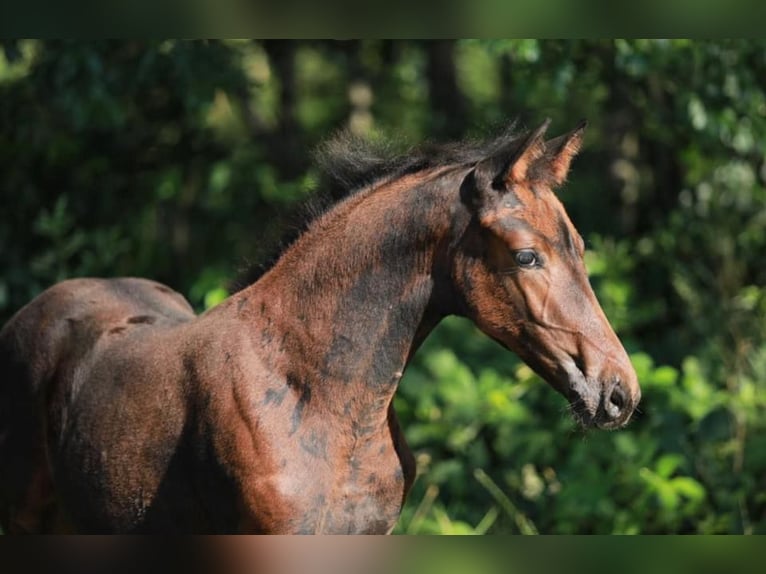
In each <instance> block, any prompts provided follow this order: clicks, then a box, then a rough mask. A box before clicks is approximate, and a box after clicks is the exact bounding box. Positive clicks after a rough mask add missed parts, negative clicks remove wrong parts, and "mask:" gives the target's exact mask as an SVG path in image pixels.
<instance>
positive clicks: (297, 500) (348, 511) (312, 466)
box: [276, 437, 412, 534]
mask: <svg viewBox="0 0 766 574" xmlns="http://www.w3.org/2000/svg"><path fill="white" fill-rule="evenodd" d="M407 454H409V453H407ZM309 458H310V457H309ZM291 466H293V465H289V466H288V469H286V470H287V472H284V473H281V474H280V476H279V478H278V487H277V489H276V490H277V491H278V492H280V494H281V495H282V497H284V498H283V503H285V504H286V505H289V506H290V507H291V508H292V510H293V511H292V512H291V513H290V514H291V516H289V517H288V519H287V520H286V522H285V524H284V528H285V530H286V531H290V532H296V533H326V534H344V533H345V534H348V533H371V534H372V533H377V534H385V533H387V532H389V531H390V530H391V529H392V528H393V526H394V525H395V524H396V521H397V519H398V518H399V513H400V511H401V506H402V503H403V501H404V497H405V494H406V491H407V490H408V488H409V485H410V483H411V479H412V477H411V476H410V474H411V473H412V469H411V465H410V464H409V460H404V461H402V460H401V459H400V456H399V454H398V453H397V450H395V448H394V446H393V444H392V442H391V438H390V437H388V441H387V442H386V441H382V440H381V441H377V442H374V443H371V444H370V445H369V448H364V449H357V450H356V451H355V452H354V453H353V455H351V456H347V455H345V454H344V455H341V456H337V457H335V459H333V457H332V456H331V457H329V458H328V460H315V461H311V460H308V461H307V460H306V459H305V458H303V460H302V461H301V464H300V465H296V466H294V467H293V468H290V467H291Z"/></svg>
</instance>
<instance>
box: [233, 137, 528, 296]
mask: <svg viewBox="0 0 766 574" xmlns="http://www.w3.org/2000/svg"><path fill="white" fill-rule="evenodd" d="M515 126H516V122H513V123H512V124H511V125H510V126H508V127H506V128H505V129H503V130H502V131H501V132H500V133H499V134H498V135H496V136H494V137H491V138H488V139H483V140H478V139H468V140H463V141H457V142H447V143H425V144H421V145H418V146H412V147H409V148H406V147H405V148H404V151H402V149H403V146H402V145H401V144H397V143H396V142H394V141H392V140H386V139H381V138H376V139H373V140H371V139H366V138H362V137H360V136H356V135H354V134H352V133H350V132H348V131H342V132H340V133H338V134H337V135H336V136H335V137H333V138H331V139H330V140H328V141H326V142H325V143H324V144H322V145H321V146H320V147H319V148H318V150H317V151H316V153H315V154H314V160H315V163H316V165H317V167H318V168H319V173H320V179H319V181H320V184H319V186H318V191H317V192H315V193H313V194H312V195H311V196H310V197H309V198H308V199H307V200H306V201H305V202H303V204H302V205H301V206H300V207H299V208H298V209H297V210H295V213H294V214H293V221H292V223H291V224H290V225H289V226H288V231H287V232H286V233H285V234H284V235H283V236H282V238H281V240H280V241H279V243H278V244H277V245H276V246H275V248H273V249H272V250H271V251H270V252H268V253H267V255H266V256H265V257H262V258H261V261H259V262H257V263H256V264H254V265H250V266H249V267H248V268H246V269H245V270H244V271H243V272H242V273H241V274H240V275H239V277H238V278H237V279H236V280H235V281H234V282H233V283H232V288H233V289H232V290H233V291H239V290H242V289H244V288H245V287H247V286H248V285H250V284H252V283H254V282H255V281H257V280H258V279H259V278H260V277H261V276H262V275H264V274H265V273H266V272H267V271H268V270H269V269H271V267H273V266H274V264H275V263H276V262H277V261H278V260H279V258H280V257H281V256H282V254H283V253H284V252H285V251H286V250H287V248H288V247H290V245H292V244H293V243H294V242H295V240H296V239H297V238H298V237H300V235H301V234H303V233H304V232H305V231H306V230H307V229H308V228H309V227H310V226H311V224H312V222H314V221H316V219H318V218H319V217H320V216H321V215H323V214H324V213H326V212H327V211H329V210H330V209H331V208H332V207H333V206H334V205H336V204H337V203H339V202H340V201H342V200H343V199H345V198H347V197H349V196H351V195H354V194H355V193H357V192H359V191H361V190H364V189H367V188H369V187H370V186H372V185H374V184H375V183H378V182H380V181H383V180H395V179H399V178H401V177H403V176H405V175H408V174H411V173H417V172H420V171H424V170H427V169H432V168H438V167H447V166H459V165H472V164H475V163H477V162H479V161H481V160H483V159H485V158H488V157H492V156H496V155H499V154H503V153H505V154H508V153H509V152H510V151H511V150H512V149H513V148H515V147H516V146H517V145H518V143H519V140H520V137H519V133H518V132H516V131H515V130H514V128H515Z"/></svg>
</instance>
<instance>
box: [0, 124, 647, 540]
mask: <svg viewBox="0 0 766 574" xmlns="http://www.w3.org/2000/svg"><path fill="white" fill-rule="evenodd" d="M546 127H547V123H546V124H544V125H543V126H541V127H540V128H538V129H537V130H534V131H532V132H530V133H527V134H523V135H521V136H519V135H516V134H514V133H512V132H511V131H510V130H509V131H508V132H506V133H504V134H502V135H501V136H500V137H498V138H497V139H495V140H493V141H490V142H485V143H462V144H454V145H447V146H439V147H434V148H423V149H422V150H414V151H412V152H411V153H409V154H406V155H404V156H401V157H399V158H394V159H387V158H383V157H378V156H375V154H374V153H372V152H371V151H370V150H369V149H367V148H365V147H363V146H360V144H359V143H358V142H348V141H346V140H343V139H339V140H335V141H334V142H332V143H331V144H329V145H328V146H327V152H328V153H327V156H328V157H329V158H330V160H329V161H328V165H329V167H330V171H331V172H332V174H333V175H334V176H335V181H336V183H337V185H338V186H340V187H341V188H343V189H345V190H346V191H347V192H352V193H350V194H348V195H347V197H346V198H345V199H343V200H342V201H340V202H338V203H336V204H335V205H334V206H332V207H331V208H330V209H329V210H328V211H326V212H325V213H324V214H322V215H319V216H318V217H317V218H316V219H315V220H314V221H313V222H312V223H311V224H310V225H309V226H308V227H307V229H306V230H305V231H304V232H303V233H302V234H301V235H300V236H299V237H298V238H297V239H296V240H295V241H294V242H293V243H292V244H291V245H290V246H289V247H288V248H287V249H286V250H285V251H284V252H283V253H281V254H280V256H279V257H277V258H275V262H274V264H273V265H272V266H270V267H269V268H268V269H267V270H265V272H264V273H263V274H262V276H260V277H258V278H257V280H254V282H253V283H252V284H251V285H249V286H248V287H246V288H244V289H242V290H241V291H239V292H237V293H235V294H234V295H232V296H231V297H230V298H228V299H227V300H226V301H224V302H223V303H221V304H220V305H218V306H217V307H215V308H213V309H211V310H210V311H208V312H206V313H204V314H202V315H200V316H198V317H197V316H195V315H194V313H193V311H192V309H191V308H190V306H189V305H188V303H187V302H186V301H185V300H184V299H183V297H182V296H181V295H179V294H178V293H175V292H174V291H172V290H171V289H169V288H168V287H165V286H163V285H160V284H158V283H155V282H153V281H149V280H145V279H134V278H123V279H109V280H107V279H73V280H69V281H64V282H62V283H59V284H57V285H55V286H53V287H51V288H50V289H48V290H47V291H45V292H44V293H43V294H41V295H40V296H39V297H37V298H36V299H34V300H33V301H32V302H31V303H29V304H28V305H27V306H26V307H24V308H23V309H21V310H20V311H19V312H18V313H17V314H16V315H15V316H14V317H13V318H12V319H11V320H10V321H9V322H8V323H7V324H6V325H5V327H4V328H3V330H2V332H0V372H1V373H2V380H0V521H1V522H2V526H3V528H4V529H5V530H7V531H10V532H56V531H72V530H74V531H82V532H167V531H187V532H269V533H320V532H324V533H345V532H359V533H361V532H370V533H384V532H389V531H390V530H391V529H392V528H393V526H394V524H395V523H396V520H397V518H398V515H399V512H400V510H401V507H402V505H403V503H404V500H405V497H406V496H407V492H408V490H409V488H410V486H411V484H412V481H413V479H414V473H415V465H414V460H413V457H412V454H411V453H410V451H409V449H408V447H407V445H406V443H405V440H404V436H403V434H402V432H401V429H400V428H399V423H398V421H397V418H396V414H395V413H394V410H393V406H392V398H393V396H394V393H395V392H396V389H397V386H398V384H399V381H400V379H401V377H402V373H403V371H404V369H405V367H406V365H407V363H408V362H409V360H410V359H411V357H412V355H413V354H414V352H415V351H416V350H417V348H418V346H419V345H420V343H421V342H422V341H423V339H424V338H425V337H426V336H427V335H428V333H429V332H430V331H431V330H432V329H433V327H434V326H435V325H436V324H437V323H438V322H439V321H440V320H441V319H442V318H443V317H445V316H447V315H450V314H457V315H463V316H466V317H468V318H470V319H471V320H473V321H474V322H475V323H476V324H477V325H478V326H479V328H481V329H482V330H483V331H484V332H485V333H487V334H488V335H489V336H491V337H493V338H495V339H496V340H498V341H499V342H500V343H502V344H503V345H505V346H506V347H508V348H509V349H512V350H513V351H514V352H516V353H517V354H518V355H519V356H520V357H521V358H522V359H523V360H524V361H526V362H527V363H528V364H529V365H530V366H531V367H532V368H534V369H535V370H536V371H537V372H538V373H539V374H540V375H541V376H542V377H544V378H545V379H546V380H547V381H548V382H550V383H551V385H553V387H554V388H556V389H557V390H558V391H560V392H561V393H562V394H564V396H566V397H567V398H568V399H569V401H570V403H571V405H572V411H573V413H574V415H575V416H576V417H577V418H578V419H579V420H580V421H581V422H582V423H583V424H585V425H597V426H600V427H605V428H616V427H618V426H620V425H622V424H624V423H625V422H627V420H628V419H629V417H630V415H631V413H632V411H633V409H634V407H635V405H636V404H637V403H638V400H639V396H640V391H639V388H638V384H637V381H636V377H635V373H634V371H633V369H632V367H631V365H630V362H629V360H628V358H627V355H626V354H625V351H624V349H623V347H622V345H621V344H620V342H619V340H618V339H617V337H616V335H615V334H614V332H613V331H612V329H611V327H610V326H609V324H608V322H607V320H606V318H605V317H604V314H603V312H602V311H601V309H600V307H599V305H598V302H597V301H596V299H595V296H594V295H593V292H592V290H591V288H590V285H589V283H588V278H587V276H586V272H585V268H584V265H583V262H582V257H583V243H582V239H581V238H580V237H579V235H578V234H577V231H576V230H575V228H574V226H573V225H572V223H571V221H570V220H569V218H568V217H567V215H566V213H565V211H564V209H563V207H562V206H561V204H560V202H559V201H558V199H557V198H556V197H555V195H554V194H553V192H552V191H551V190H552V188H554V187H555V186H558V185H561V184H562V183H563V181H564V179H565V177H566V174H567V172H568V170H569V165H570V162H571V160H572V158H573V156H574V155H575V153H576V152H577V150H578V149H579V147H580V144H581V140H582V133H583V130H582V127H580V128H578V129H576V130H574V131H573V132H571V133H569V134H566V135H565V136H562V137H560V138H556V139H554V140H550V141H548V142H546V141H545V140H544V139H543V134H544V131H545V128H546Z"/></svg>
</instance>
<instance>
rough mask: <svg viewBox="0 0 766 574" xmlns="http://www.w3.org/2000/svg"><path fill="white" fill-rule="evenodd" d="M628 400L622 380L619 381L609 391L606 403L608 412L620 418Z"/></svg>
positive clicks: (613, 416)
mask: <svg viewBox="0 0 766 574" xmlns="http://www.w3.org/2000/svg"><path fill="white" fill-rule="evenodd" d="M627 402H628V398H627V396H626V395H625V391H624V390H623V389H622V385H621V384H620V382H619V381H617V382H616V383H615V385H614V386H613V387H612V390H611V392H610V393H609V397H608V399H607V403H606V405H604V407H605V410H606V414H607V415H608V416H609V417H610V418H612V419H617V418H619V417H620V415H622V413H623V411H624V409H625V405H626V404H627Z"/></svg>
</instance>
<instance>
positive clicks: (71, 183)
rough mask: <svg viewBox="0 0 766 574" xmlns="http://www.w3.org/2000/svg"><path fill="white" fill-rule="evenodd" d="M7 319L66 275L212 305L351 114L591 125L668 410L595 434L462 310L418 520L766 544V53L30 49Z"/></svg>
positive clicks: (19, 52) (593, 235)
mask: <svg viewBox="0 0 766 574" xmlns="http://www.w3.org/2000/svg"><path fill="white" fill-rule="evenodd" d="M3 48H4V53H5V57H2V56H0V102H1V103H2V105H0V206H2V217H1V218H0V318H1V319H2V320H5V319H7V318H8V317H9V316H10V315H11V314H12V313H13V312H14V311H15V310H16V309H18V308H19V307H21V306H22V305H23V304H24V303H26V302H27V301H28V300H29V299H31V298H32V297H33V296H34V295H36V294H37V293H39V292H40V291H41V290H42V289H44V288H45V287H47V286H49V285H50V284H52V283H54V282H56V281H59V280H61V279H64V278H66V277H73V276H83V275H104V276H114V275H137V276H149V277H153V278H155V279H158V280H160V281H164V282H167V283H169V284H170V285H172V286H173V287H175V288H177V289H178V290H180V291H181V292H183V293H184V294H185V295H187V296H188V297H189V299H190V300H191V301H192V303H193V304H194V305H195V306H196V307H197V308H198V309H200V310H202V309H205V308H208V307H211V306H213V305H215V304H217V303H219V302H220V301H221V300H222V299H223V298H225V297H226V295H227V294H228V292H229V288H230V287H229V281H230V280H231V279H232V278H233V277H234V275H235V274H236V270H237V268H238V267H239V266H242V265H243V264H245V263H246V262H248V261H257V260H258V259H259V258H260V257H261V256H262V255H263V253H264V251H265V250H266V248H267V246H268V245H269V244H270V243H271V242H272V241H273V239H275V237H276V236H277V235H278V234H279V233H281V230H282V229H283V228H284V223H283V221H282V219H283V218H282V215H289V213H290V211H291V210H292V208H293V207H294V206H295V205H296V204H297V203H298V202H299V201H300V200H302V199H303V198H305V197H306V196H307V195H309V194H310V193H311V192H312V191H313V190H314V188H315V187H316V182H317V174H316V173H315V172H314V171H313V170H312V167H311V161H310V151H311V150H312V148H313V147H314V146H315V145H316V144H317V143H318V142H319V141H320V140H321V139H323V138H325V137H327V136H328V135H329V134H331V133H332V132H333V131H335V130H336V129H338V128H339V127H341V126H343V125H347V126H349V127H350V129H352V130H354V131H356V132H358V133H361V134H367V135H369V136H371V137H376V136H378V135H380V134H389V135H394V136H396V137H398V138H401V139H403V140H404V143H406V142H413V141H420V140H423V139H437V138H443V137H447V136H459V135H481V134H482V133H483V132H484V131H485V130H486V128H488V127H491V126H495V125H498V124H502V123H504V122H506V121H507V120H508V119H510V118H512V117H515V116H517V115H518V116H520V118H521V120H522V124H525V125H531V124H533V123H536V122H538V121H539V120H540V119H541V118H543V117H546V116H550V117H551V118H553V125H554V126H556V131H563V130H565V129H567V128H569V127H571V126H573V125H574V124H575V123H576V122H577V121H578V120H579V119H580V118H581V117H587V118H588V119H589V121H590V126H591V127H590V128H589V131H588V133H587V138H586V142H585V147H584V150H583V152H582V154H581V156H580V157H579V158H578V159H577V161H576V162H575V164H574V168H573V174H572V176H571V182H570V183H568V184H567V186H566V188H565V189H564V190H563V191H562V199H563V201H564V203H565V204H566V206H567V209H568V211H569V212H570V214H571V215H572V218H573V220H574V222H575V224H576V225H577V227H578V229H580V231H581V232H582V234H583V236H584V237H585V238H586V239H587V244H588V251H587V254H586V264H587V265H588V267H589V270H590V273H591V278H592V282H593V285H594V288H595V289H596V291H597V294H598V296H599V299H600V301H601V302H602V304H603V307H604V310H605V312H606V313H607V315H608V316H609V318H610V320H611V322H612V324H613V325H614V326H615V328H616V330H617V331H618V332H619V334H620V336H621V338H622V339H623V341H624V342H625V344H626V347H627V348H628V350H629V351H630V353H631V357H632V360H633V363H634V365H635V367H636V369H637V372H638V374H639V379H640V381H641V384H642V389H643V396H644V398H643V401H642V405H641V410H642V412H641V413H639V414H638V415H637V416H636V418H635V420H634V421H633V422H632V423H631V424H630V425H629V426H628V428H627V429H624V430H620V431H618V432H613V433H607V432H600V431H590V432H587V433H585V432H583V431H581V430H580V429H578V428H577V427H576V426H575V424H574V423H573V422H572V420H571V417H570V416H569V414H568V410H567V407H566V404H565V401H564V399H563V398H561V397H559V396H558V395H556V394H555V393H554V392H553V391H552V390H551V389H550V388H548V387H547V385H546V384H545V383H544V382H543V381H541V380H540V379H539V378H538V377H537V376H536V375H535V374H534V373H533V372H532V371H531V370H530V369H529V368H528V367H526V366H525V365H523V364H522V363H520V362H519V361H518V359H516V358H515V356H513V355H512V354H511V353H509V352H508V351H506V350H505V349H502V348H500V347H499V346H498V345H497V344H495V343H494V342H492V341H490V340H488V339H487V338H486V337H484V336H483V335H481V334H480V333H479V332H478V331H477V330H476V328H475V327H473V326H472V325H470V324H469V323H467V322H466V321H463V320H459V319H449V320H447V321H445V322H444V323H443V324H442V325H441V326H440V327H439V328H438V329H437V330H436V331H435V333H434V334H433V335H432V336H431V337H430V338H429V340H428V341H426V343H425V345H424V347H423V349H421V351H420V352H419V353H418V355H417V356H416V358H415V361H414V362H413V364H412V365H411V368H410V369H409V370H408V372H407V374H406V376H405V380H404V381H403V382H402V384H401V388H400V392H399V394H398V395H397V398H396V406H397V409H398V411H399V413H400V418H401V419H402V424H403V427H404V428H405V429H406V434H407V437H408V440H409V442H410V445H411V447H412V448H413V450H414V451H415V453H416V457H417V462H418V468H419V471H420V475H419V478H418V480H417V482H416V484H415V487H414V490H413V492H412V495H411V496H410V499H409V502H408V504H407V505H406V507H405V509H404V513H403V516H402V520H401V521H400V523H399V525H398V527H397V532H402V533H437V532H439V533H477V534H482V533H486V532H489V533H497V532H514V533H536V532H540V533H570V532H571V533H574V532H577V533H586V532H595V533H660V532H700V533H718V532H748V533H749V532H759V533H766V494H765V493H766V233H764V229H766V187H765V185H764V184H765V183H766V157H765V156H764V151H763V150H765V149H766V42H764V41H722V42H692V41H684V40H651V41H650V40H631V41H627V40H617V41H607V40H603V41H602V40H587V41H537V40H493V41H476V40H471V41H460V42H457V43H452V42H437V43H428V42H387V41H365V42H320V41H314V42H294V43H285V42H274V41H263V42H251V41H231V42H180V41H178V42H136V41H131V42H88V43H85V42H71V41H41V42H37V41H22V42H14V41H6V42H4V43H3Z"/></svg>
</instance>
